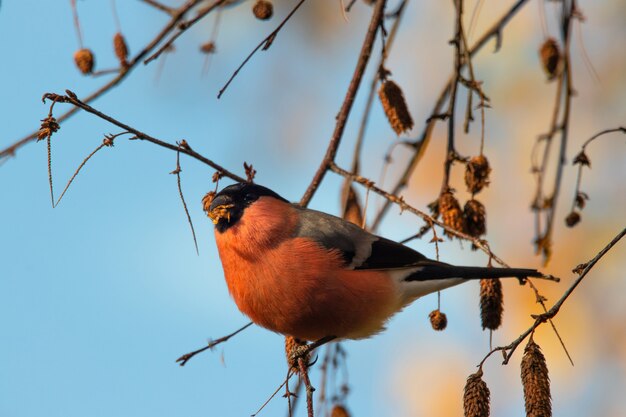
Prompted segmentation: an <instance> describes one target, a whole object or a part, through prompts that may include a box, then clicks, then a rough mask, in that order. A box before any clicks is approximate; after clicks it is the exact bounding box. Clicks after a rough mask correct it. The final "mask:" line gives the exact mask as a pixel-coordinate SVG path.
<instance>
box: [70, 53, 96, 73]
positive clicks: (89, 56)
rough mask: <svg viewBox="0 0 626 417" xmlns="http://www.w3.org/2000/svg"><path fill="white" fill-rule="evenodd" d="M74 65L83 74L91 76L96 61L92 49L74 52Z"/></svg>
mask: <svg viewBox="0 0 626 417" xmlns="http://www.w3.org/2000/svg"><path fill="white" fill-rule="evenodd" d="M74 63H75V64H76V66H77V67H78V69H79V70H80V72H82V73H83V74H91V73H92V72H93V66H94V63H95V59H94V56H93V52H91V50H90V49H87V48H83V49H79V50H78V51H76V52H74Z"/></svg>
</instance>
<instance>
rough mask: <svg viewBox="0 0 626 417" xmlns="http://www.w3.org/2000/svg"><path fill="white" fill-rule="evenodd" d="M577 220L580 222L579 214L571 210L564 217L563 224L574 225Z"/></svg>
mask: <svg viewBox="0 0 626 417" xmlns="http://www.w3.org/2000/svg"><path fill="white" fill-rule="evenodd" d="M578 222H580V214H579V213H577V212H575V211H572V212H571V213H570V214H568V215H567V217H566V218H565V224H566V225H567V227H574V226H576V225H577V224H578Z"/></svg>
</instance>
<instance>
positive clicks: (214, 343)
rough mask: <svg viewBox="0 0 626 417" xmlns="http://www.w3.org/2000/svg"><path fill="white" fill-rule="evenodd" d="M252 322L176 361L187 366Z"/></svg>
mask: <svg viewBox="0 0 626 417" xmlns="http://www.w3.org/2000/svg"><path fill="white" fill-rule="evenodd" d="M252 324H253V323H252V322H250V323H248V324H246V325H245V326H243V327H241V328H239V329H237V330H235V331H234V332H232V333H231V334H228V335H226V336H223V337H220V338H219V339H215V340H212V341H210V342H209V343H208V344H207V345H206V346H205V347H203V348H200V349H198V350H194V351H193V352H189V353H185V354H184V355H183V356H181V357H180V358H178V359H176V362H179V365H180V366H185V364H186V363H187V362H188V361H189V359H191V358H193V357H194V356H196V355H197V354H198V353H202V352H204V351H205V350H208V349H213V348H214V347H215V346H217V345H219V344H220V343H224V342H226V341H228V339H230V338H231V337H233V336H235V335H237V334H238V333H240V332H242V331H244V330H246V329H247V328H248V327H250V326H252ZM281 386H282V385H281Z"/></svg>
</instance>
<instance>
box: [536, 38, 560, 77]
mask: <svg viewBox="0 0 626 417" xmlns="http://www.w3.org/2000/svg"><path fill="white" fill-rule="evenodd" d="M539 55H540V57H541V65H542V66H543V69H544V71H545V72H546V73H547V74H548V79H549V80H552V79H554V77H556V75H557V71H558V69H559V63H560V61H561V52H560V51H559V44H558V43H557V42H556V40H555V39H554V38H549V39H546V41H545V42H544V43H543V45H541V49H540V50H539Z"/></svg>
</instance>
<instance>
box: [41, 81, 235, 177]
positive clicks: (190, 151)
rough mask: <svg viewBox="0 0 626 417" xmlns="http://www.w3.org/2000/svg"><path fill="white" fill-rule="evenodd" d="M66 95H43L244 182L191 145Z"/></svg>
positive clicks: (69, 92)
mask: <svg viewBox="0 0 626 417" xmlns="http://www.w3.org/2000/svg"><path fill="white" fill-rule="evenodd" d="M66 93H67V95H65V96H62V95H58V94H53V93H47V94H45V95H44V98H47V99H50V100H55V101H58V102H63V103H70V104H73V105H74V106H76V108H81V109H83V110H85V111H86V112H88V113H91V114H94V115H96V116H98V117H99V118H101V119H103V120H106V121H107V122H109V123H112V124H114V125H115V126H118V127H120V128H122V129H124V130H126V131H128V132H131V133H132V134H134V135H135V137H136V138H137V139H141V140H145V141H148V142H151V143H153V144H155V145H158V146H161V147H163V148H167V149H170V150H173V151H175V152H181V153H184V154H185V155H188V156H190V157H192V158H194V159H196V160H198V161H200V162H203V163H205V164H206V165H209V166H210V167H212V168H215V169H216V170H217V171H219V172H220V173H221V175H223V176H226V177H229V178H231V179H233V180H235V181H237V182H244V181H245V180H244V179H243V178H242V177H240V176H239V175H237V174H234V173H232V172H230V171H229V170H227V169H226V168H224V167H222V166H220V165H218V164H216V163H215V162H213V161H212V160H210V159H208V158H206V157H204V156H202V155H201V154H199V153H198V152H196V151H194V150H193V149H191V147H189V146H187V147H183V148H181V147H179V146H176V145H174V144H171V143H168V142H165V141H162V140H160V139H157V138H154V137H152V136H150V135H148V134H146V133H143V132H141V131H140V130H138V129H135V128H134V127H131V126H129V125H127V124H125V123H122V122H120V121H118V120H116V119H114V118H113V117H111V116H108V115H106V114H104V113H102V112H100V111H99V110H96V109H95V108H93V107H91V106H90V105H89V104H87V103H85V102H84V101H81V100H80V99H79V98H78V97H77V96H76V94H74V93H73V92H71V91H69V90H66Z"/></svg>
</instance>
